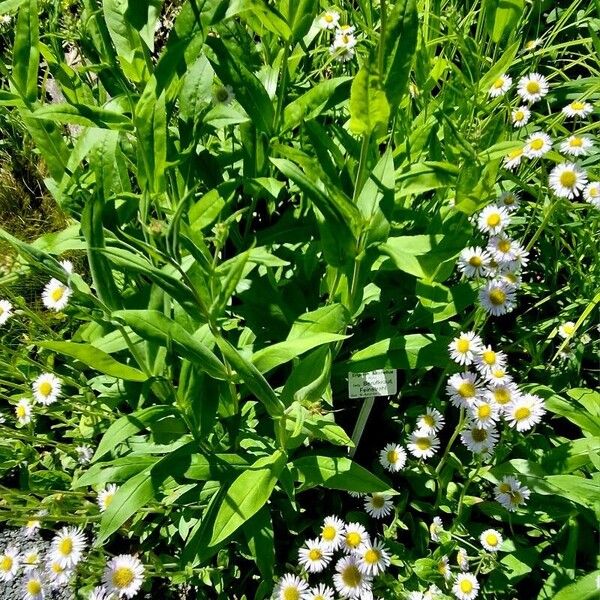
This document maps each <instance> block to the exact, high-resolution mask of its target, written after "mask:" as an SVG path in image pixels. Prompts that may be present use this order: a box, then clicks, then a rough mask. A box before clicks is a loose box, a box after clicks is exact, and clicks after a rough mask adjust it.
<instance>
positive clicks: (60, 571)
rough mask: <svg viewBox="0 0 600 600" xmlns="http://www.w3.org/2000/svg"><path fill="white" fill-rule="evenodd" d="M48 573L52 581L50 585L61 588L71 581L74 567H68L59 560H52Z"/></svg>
mask: <svg viewBox="0 0 600 600" xmlns="http://www.w3.org/2000/svg"><path fill="white" fill-rule="evenodd" d="M46 575H47V578H48V580H49V581H50V587H52V588H54V589H56V588H61V587H63V586H65V585H67V584H68V583H69V581H70V579H71V577H72V576H73V569H67V568H66V567H64V566H63V565H61V564H60V563H59V562H58V561H57V560H51V561H50V563H49V564H48V565H47V567H46Z"/></svg>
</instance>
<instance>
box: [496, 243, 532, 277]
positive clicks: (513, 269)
mask: <svg viewBox="0 0 600 600" xmlns="http://www.w3.org/2000/svg"><path fill="white" fill-rule="evenodd" d="M510 252H511V254H512V256H513V259H512V260H510V261H508V262H505V263H502V264H501V265H500V274H501V275H503V276H505V281H507V282H508V283H512V284H513V285H515V286H517V287H518V285H519V284H520V279H519V278H518V277H517V276H516V273H517V272H518V271H520V270H521V269H522V268H523V267H526V266H527V263H528V262H529V252H528V251H527V250H526V249H525V248H523V246H521V244H519V243H518V242H515V241H514V240H511V248H510ZM511 275H515V277H512V278H511V277H510V276H511Z"/></svg>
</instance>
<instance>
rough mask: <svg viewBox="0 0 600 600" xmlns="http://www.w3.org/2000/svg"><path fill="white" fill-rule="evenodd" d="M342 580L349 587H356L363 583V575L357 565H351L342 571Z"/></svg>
mask: <svg viewBox="0 0 600 600" xmlns="http://www.w3.org/2000/svg"><path fill="white" fill-rule="evenodd" d="M342 581H343V582H344V583H345V584H346V585H347V586H348V587H349V588H356V587H358V586H359V585H360V584H361V581H362V575H361V574H360V571H359V570H358V567H357V566H355V565H349V566H347V567H346V568H345V569H344V570H343V571H342Z"/></svg>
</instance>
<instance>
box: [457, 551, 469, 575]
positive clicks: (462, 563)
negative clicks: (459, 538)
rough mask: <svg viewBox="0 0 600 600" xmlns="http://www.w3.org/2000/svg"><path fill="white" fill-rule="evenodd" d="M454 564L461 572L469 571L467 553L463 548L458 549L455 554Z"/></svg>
mask: <svg viewBox="0 0 600 600" xmlns="http://www.w3.org/2000/svg"><path fill="white" fill-rule="evenodd" d="M456 564H457V565H458V568H459V569H460V570H461V571H468V570H469V557H468V556H467V551H466V550H465V549H464V548H459V549H458V552H457V553H456Z"/></svg>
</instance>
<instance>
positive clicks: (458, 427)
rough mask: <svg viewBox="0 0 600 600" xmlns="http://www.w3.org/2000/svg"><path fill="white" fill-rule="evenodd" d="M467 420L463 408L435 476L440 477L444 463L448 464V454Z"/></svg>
mask: <svg viewBox="0 0 600 600" xmlns="http://www.w3.org/2000/svg"><path fill="white" fill-rule="evenodd" d="M465 420H466V417H465V409H464V408H461V409H460V417H459V419H458V424H457V425H456V429H455V430H454V432H453V433H452V437H451V438H450V439H449V440H448V445H447V446H446V449H445V450H444V454H443V455H442V459H441V460H440V462H439V463H438V466H437V467H436V469H435V474H436V475H437V476H439V474H440V473H441V472H442V468H443V466H444V463H445V462H446V459H447V458H448V454H449V453H450V449H451V448H452V445H453V444H454V442H455V441H456V438H457V437H458V434H459V433H460V432H461V431H462V428H463V425H464V424H465Z"/></svg>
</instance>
